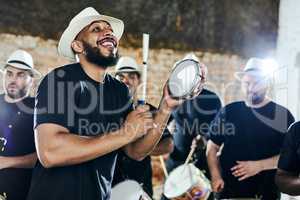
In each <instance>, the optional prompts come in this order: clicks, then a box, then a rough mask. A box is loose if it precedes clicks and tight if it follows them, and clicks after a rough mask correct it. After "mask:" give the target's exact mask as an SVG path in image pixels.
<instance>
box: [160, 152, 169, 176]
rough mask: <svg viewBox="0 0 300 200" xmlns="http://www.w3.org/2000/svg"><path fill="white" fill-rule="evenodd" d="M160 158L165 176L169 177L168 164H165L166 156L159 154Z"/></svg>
mask: <svg viewBox="0 0 300 200" xmlns="http://www.w3.org/2000/svg"><path fill="white" fill-rule="evenodd" d="M159 160H160V164H161V167H162V169H163V171H164V174H165V177H166V178H167V177H168V171H167V168H166V165H165V161H164V158H163V157H162V156H159Z"/></svg>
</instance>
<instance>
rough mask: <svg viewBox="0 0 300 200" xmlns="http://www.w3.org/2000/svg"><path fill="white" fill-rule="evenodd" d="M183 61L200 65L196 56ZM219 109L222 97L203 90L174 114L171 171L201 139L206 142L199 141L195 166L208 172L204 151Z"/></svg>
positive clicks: (191, 55)
mask: <svg viewBox="0 0 300 200" xmlns="http://www.w3.org/2000/svg"><path fill="white" fill-rule="evenodd" d="M184 59H194V60H195V61H197V62H199V59H198V58H197V57H196V56H195V55H194V54H193V53H190V54H187V55H186V56H185V57H184ZM220 109H221V100H220V99H219V97H218V96H217V95H216V94H215V93H214V92H212V91H209V90H208V89H203V90H202V92H201V93H200V94H199V95H198V96H197V97H196V98H194V99H190V100H187V101H185V102H184V103H183V104H182V105H180V106H178V107H177V108H176V109H175V110H174V111H173V112H172V119H173V121H172V122H171V125H170V126H171V127H172V128H171V129H173V130H174V133H173V137H174V151H173V152H172V153H171V155H170V157H169V159H168V160H167V169H168V171H172V170H173V169H174V168H176V167H177V166H179V165H181V164H183V163H184V161H185V159H186V158H187V156H188V154H189V152H190V150H191V146H192V143H193V141H194V143H195V142H196V137H197V136H202V138H201V141H204V144H203V143H201V142H199V143H200V144H201V145H202V146H201V145H199V148H198V151H196V154H195V156H196V159H197V162H196V166H197V167H198V168H200V169H202V170H205V169H207V167H206V159H205V150H204V149H206V146H205V143H206V139H207V134H208V129H209V125H210V123H211V121H212V120H213V119H214V118H215V116H216V114H217V113H218V111H219V110H220ZM200 146H201V147H200ZM203 150H204V151H203Z"/></svg>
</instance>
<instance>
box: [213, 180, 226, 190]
mask: <svg viewBox="0 0 300 200" xmlns="http://www.w3.org/2000/svg"><path fill="white" fill-rule="evenodd" d="M224 185H225V183H224V180H223V179H222V178H221V177H218V178H212V180H211V187H212V190H213V192H217V193H218V192H221V191H222V190H223V189H224Z"/></svg>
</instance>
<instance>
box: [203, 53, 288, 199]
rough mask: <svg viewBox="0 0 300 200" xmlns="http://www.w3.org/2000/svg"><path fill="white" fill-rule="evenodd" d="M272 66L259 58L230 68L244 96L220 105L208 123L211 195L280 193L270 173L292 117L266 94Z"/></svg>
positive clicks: (275, 195)
mask: <svg viewBox="0 0 300 200" xmlns="http://www.w3.org/2000/svg"><path fill="white" fill-rule="evenodd" d="M274 67H275V66H274V65H272V66H270V65H269V62H267V61H266V60H263V59H258V58H251V59H249V61H248V62H247V64H246V66H245V68H244V70H243V71H242V72H238V73H236V77H237V78H238V79H239V80H240V81H241V84H242V90H243V92H244V98H245V99H244V101H238V102H234V103H231V104H229V105H226V106H225V107H224V108H223V109H222V110H221V111H220V112H219V114H218V115H217V117H216V118H215V119H214V121H213V123H212V124H211V127H210V140H209V142H208V147H207V160H208V165H209V169H210V173H211V179H212V189H213V191H214V192H215V193H218V194H217V199H227V198H260V199H263V200H269V199H279V198H280V195H279V191H278V189H277V188H276V186H275V183H274V175H275V171H276V168H277V162H278V158H279V152H280V149H281V146H282V142H283V140H284V136H285V133H286V131H287V129H288V127H289V126H290V124H291V123H293V122H294V117H293V116H292V114H291V113H290V111H289V110H288V109H286V108H285V107H283V106H280V105H278V104H277V103H275V102H274V101H272V100H271V99H270V98H269V96H268V95H267V93H268V90H269V87H270V77H272V74H273V73H272V69H273V68H274ZM222 145H223V148H222V152H221V154H220V155H218V153H219V151H220V149H221V146H222Z"/></svg>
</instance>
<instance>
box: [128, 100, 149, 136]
mask: <svg viewBox="0 0 300 200" xmlns="http://www.w3.org/2000/svg"><path fill="white" fill-rule="evenodd" d="M149 109H150V107H149V106H147V105H143V106H138V107H137V108H136V109H135V110H134V111H132V112H131V113H129V114H128V115H127V118H126V121H125V123H124V131H125V135H126V136H127V137H128V138H129V140H130V141H135V140H137V139H138V138H140V137H142V136H144V135H145V134H146V133H147V132H148V130H149V129H152V128H154V121H153V116H152V113H151V112H150V111H149Z"/></svg>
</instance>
